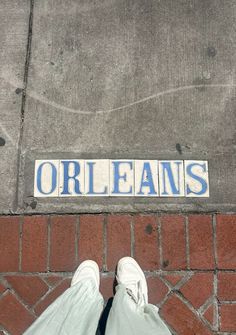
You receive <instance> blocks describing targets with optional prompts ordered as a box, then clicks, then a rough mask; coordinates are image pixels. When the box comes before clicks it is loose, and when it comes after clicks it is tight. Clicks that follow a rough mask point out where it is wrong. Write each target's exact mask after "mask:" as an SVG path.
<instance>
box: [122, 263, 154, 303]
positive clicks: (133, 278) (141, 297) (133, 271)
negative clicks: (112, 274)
mask: <svg viewBox="0 0 236 335" xmlns="http://www.w3.org/2000/svg"><path fill="white" fill-rule="evenodd" d="M116 279H117V282H118V284H123V285H125V287H126V290H127V292H128V294H129V295H130V296H131V298H132V299H133V300H134V302H135V303H136V304H138V305H140V306H144V305H146V304H147V303H148V289H147V282H146V278H145V275H144V273H143V271H142V269H141V268H140V266H139V265H138V263H137V262H136V261H135V260H134V259H133V258H132V257H123V258H121V259H120V260H119V262H118V264H117V276H116Z"/></svg>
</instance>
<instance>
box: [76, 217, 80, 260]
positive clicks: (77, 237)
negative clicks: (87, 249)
mask: <svg viewBox="0 0 236 335" xmlns="http://www.w3.org/2000/svg"><path fill="white" fill-rule="evenodd" d="M79 225H80V216H79V215H78V216H77V217H76V222H75V262H76V266H78V264H79V247H78V244H79Z"/></svg>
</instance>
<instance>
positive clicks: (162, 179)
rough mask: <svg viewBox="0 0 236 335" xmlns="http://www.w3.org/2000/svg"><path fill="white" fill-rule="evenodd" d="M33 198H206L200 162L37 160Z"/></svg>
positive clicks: (205, 177)
mask: <svg viewBox="0 0 236 335" xmlns="http://www.w3.org/2000/svg"><path fill="white" fill-rule="evenodd" d="M34 196H35V197H105V196H110V197H124V196H125V197H205V198H207V197H209V175H208V162H207V161H200V160H184V161H183V160H159V161H158V160H132V159H115V160H113V159H99V160H84V159H58V160H36V161H35V175H34Z"/></svg>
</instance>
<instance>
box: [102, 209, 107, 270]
mask: <svg viewBox="0 0 236 335" xmlns="http://www.w3.org/2000/svg"><path fill="white" fill-rule="evenodd" d="M107 221H108V214H106V215H104V219H103V262H102V263H103V264H102V271H103V272H108V269H107Z"/></svg>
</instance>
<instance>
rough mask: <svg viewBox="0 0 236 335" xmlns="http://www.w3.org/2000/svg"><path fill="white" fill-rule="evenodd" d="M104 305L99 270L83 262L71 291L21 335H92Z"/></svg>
mask: <svg viewBox="0 0 236 335" xmlns="http://www.w3.org/2000/svg"><path fill="white" fill-rule="evenodd" d="M103 303H104V301H103V298H102V296H101V294H100V293H99V270H98V266H97V264H96V263H95V262H93V261H85V262H83V263H82V264H81V265H80V266H79V267H78V269H77V271H76V272H75V274H74V276H73V278H72V282H71V287H70V288H69V289H68V290H66V291H65V292H64V293H63V294H62V295H61V296H60V297H59V298H58V299H57V300H56V301H55V302H54V303H53V304H52V305H50V306H49V307H48V308H47V309H46V310H45V311H44V313H43V314H42V315H41V316H40V317H39V318H38V319H37V320H36V321H35V322H34V323H33V324H32V326H31V327H30V328H29V329H28V330H27V331H26V332H25V333H24V335H95V333H96V329H97V325H98V321H99V318H100V315H101V312H102V309H103Z"/></svg>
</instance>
